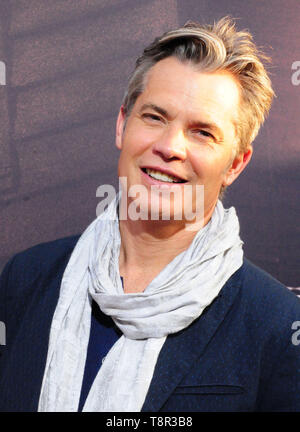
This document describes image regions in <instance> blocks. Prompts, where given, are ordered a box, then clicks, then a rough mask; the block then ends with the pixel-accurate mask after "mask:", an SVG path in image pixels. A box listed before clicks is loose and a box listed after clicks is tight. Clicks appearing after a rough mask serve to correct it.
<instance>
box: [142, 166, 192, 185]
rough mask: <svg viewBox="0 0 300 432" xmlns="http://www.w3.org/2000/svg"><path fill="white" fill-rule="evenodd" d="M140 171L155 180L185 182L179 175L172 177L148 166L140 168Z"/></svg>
mask: <svg viewBox="0 0 300 432" xmlns="http://www.w3.org/2000/svg"><path fill="white" fill-rule="evenodd" d="M142 171H143V172H144V173H145V174H147V175H148V176H149V177H152V178H153V179H155V180H159V181H162V182H166V183H186V180H182V179H180V178H179V177H174V176H171V175H169V174H166V173H163V172H161V171H157V170H154V169H150V168H142Z"/></svg>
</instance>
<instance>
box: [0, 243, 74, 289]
mask: <svg viewBox="0 0 300 432" xmlns="http://www.w3.org/2000/svg"><path fill="white" fill-rule="evenodd" d="M78 239H79V235H76V236H72V237H66V238H62V239H58V240H54V241H51V242H46V243H41V244H38V245H36V246H33V247H31V248H29V249H26V250H24V251H22V252H19V253H18V254H16V255H15V256H14V257H12V258H11V260H10V261H9V262H8V263H7V264H6V266H5V267H4V270H3V272H2V275H1V282H2V284H5V285H6V286H7V285H10V286H12V285H13V286H15V287H17V286H18V287H19V289H21V288H22V287H24V288H25V287H26V286H28V285H31V284H32V283H34V281H36V280H37V279H38V278H39V276H40V275H43V278H45V277H47V275H48V276H49V275H51V274H53V275H55V274H57V273H59V271H60V269H62V268H64V267H65V266H66V265H67V262H68V260H69V258H70V255H71V253H72V251H73V249H74V247H75V245H76V243H77V241H78Z"/></svg>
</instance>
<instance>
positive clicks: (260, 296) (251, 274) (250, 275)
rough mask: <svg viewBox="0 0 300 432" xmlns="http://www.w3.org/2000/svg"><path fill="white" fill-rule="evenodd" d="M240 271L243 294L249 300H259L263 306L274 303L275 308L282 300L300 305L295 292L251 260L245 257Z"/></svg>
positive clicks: (239, 276) (285, 302)
mask: <svg viewBox="0 0 300 432" xmlns="http://www.w3.org/2000/svg"><path fill="white" fill-rule="evenodd" d="M238 272H239V275H238V278H239V282H240V285H241V288H242V294H243V295H244V296H245V297H246V298H247V299H248V300H249V301H252V302H253V301H255V302H258V301H259V304H261V305H262V306H263V305H265V304H266V303H267V304H268V305H270V304H272V306H274V307H275V308H276V307H279V308H280V306H282V304H281V305H280V302H283V303H284V304H290V305H291V304H293V305H294V304H295V305H296V307H297V306H299V307H300V302H299V300H298V298H297V296H296V295H295V294H294V293H292V292H290V290H289V289H288V288H287V287H286V286H285V285H283V284H282V283H281V282H279V281H278V280H277V279H275V278H274V277H273V276H271V275H270V274H269V273H267V272H266V271H264V270H262V269H261V268H259V267H258V266H256V265H255V264H253V263H252V262H251V261H249V260H247V259H244V263H243V265H242V267H241V269H240V270H239V271H238Z"/></svg>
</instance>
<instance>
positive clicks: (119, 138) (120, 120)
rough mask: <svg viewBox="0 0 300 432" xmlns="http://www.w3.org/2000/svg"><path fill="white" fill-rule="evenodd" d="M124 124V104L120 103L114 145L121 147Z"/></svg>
mask: <svg viewBox="0 0 300 432" xmlns="http://www.w3.org/2000/svg"><path fill="white" fill-rule="evenodd" d="M124 124H125V113H124V106H123V105H122V106H121V108H120V111H119V115H118V118H117V123H116V147H117V148H118V149H119V150H121V149H122V140H123V131H124Z"/></svg>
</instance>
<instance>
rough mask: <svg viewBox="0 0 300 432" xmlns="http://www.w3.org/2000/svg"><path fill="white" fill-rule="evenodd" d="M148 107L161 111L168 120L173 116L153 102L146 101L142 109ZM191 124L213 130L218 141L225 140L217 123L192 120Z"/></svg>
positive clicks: (194, 126)
mask: <svg viewBox="0 0 300 432" xmlns="http://www.w3.org/2000/svg"><path fill="white" fill-rule="evenodd" d="M147 109H151V110H153V111H155V112H157V113H159V114H160V115H162V116H164V117H166V118H167V119H168V120H169V119H170V117H171V116H170V114H169V113H168V111H166V110H165V109H164V108H161V107H160V106H158V105H155V104H153V103H146V104H144V105H142V107H141V111H145V110H147ZM190 126H191V127H193V128H199V129H209V130H211V131H212V132H214V133H215V134H216V135H218V141H220V142H221V141H223V139H224V135H223V132H222V130H221V129H220V128H219V126H218V125H216V124H215V123H209V122H202V121H191V122H190Z"/></svg>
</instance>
